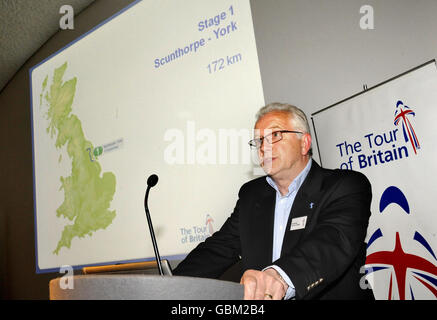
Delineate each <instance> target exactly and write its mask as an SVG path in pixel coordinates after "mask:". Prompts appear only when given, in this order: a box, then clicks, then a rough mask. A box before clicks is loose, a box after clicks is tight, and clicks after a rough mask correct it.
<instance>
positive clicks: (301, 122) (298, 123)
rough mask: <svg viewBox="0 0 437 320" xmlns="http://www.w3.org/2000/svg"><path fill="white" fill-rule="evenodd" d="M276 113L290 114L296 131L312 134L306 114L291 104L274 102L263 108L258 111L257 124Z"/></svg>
mask: <svg viewBox="0 0 437 320" xmlns="http://www.w3.org/2000/svg"><path fill="white" fill-rule="evenodd" d="M275 111H276V112H287V113H289V114H290V115H291V116H292V122H293V125H294V127H295V129H297V130H301V131H303V132H305V133H309V134H311V132H310V126H309V124H308V120H307V117H306V115H305V113H304V112H303V111H302V110H301V109H299V108H298V107H296V106H293V105H291V104H285V103H279V102H274V103H270V104H268V105H266V106H264V107H262V108H261V109H259V110H258V112H257V114H256V122H258V121H259V120H260V119H261V118H262V117H263V116H265V115H266V114H268V113H270V112H275Z"/></svg>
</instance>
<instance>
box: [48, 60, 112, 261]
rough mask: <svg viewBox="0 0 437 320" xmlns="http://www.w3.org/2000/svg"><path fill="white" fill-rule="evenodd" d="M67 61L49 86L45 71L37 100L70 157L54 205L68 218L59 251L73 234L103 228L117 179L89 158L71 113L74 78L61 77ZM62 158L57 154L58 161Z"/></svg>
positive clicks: (51, 132)
mask: <svg viewBox="0 0 437 320" xmlns="http://www.w3.org/2000/svg"><path fill="white" fill-rule="evenodd" d="M66 69H67V62H65V63H64V64H63V65H62V66H60V67H59V68H57V69H55V71H54V74H53V78H52V83H51V85H50V86H49V87H48V86H47V83H48V78H49V76H48V75H47V76H46V77H45V79H44V82H43V84H42V92H41V95H40V103H41V106H42V107H43V108H46V109H45V110H47V112H46V114H45V115H46V119H47V120H48V122H49V125H48V127H47V130H46V131H47V134H49V135H50V137H51V138H52V140H53V141H54V143H55V146H56V148H57V149H61V148H63V147H66V151H67V154H68V157H69V160H70V161H71V173H70V175H69V176H67V177H60V189H59V190H63V191H64V201H63V203H62V204H61V206H59V208H57V210H56V216H57V217H58V218H61V217H62V218H67V219H68V220H70V221H71V222H72V223H71V224H67V225H66V226H65V227H64V230H63V231H62V235H61V236H60V239H59V241H58V243H57V245H56V248H55V249H54V251H53V253H54V254H58V253H59V251H60V250H61V248H62V247H66V248H70V247H71V241H72V239H73V238H75V237H79V238H82V237H84V236H85V235H89V236H91V235H92V233H93V232H95V231H97V230H99V229H106V228H107V227H108V226H109V225H110V224H111V223H112V221H113V220H114V218H115V216H116V212H115V210H110V209H109V207H110V204H111V201H112V199H113V197H114V193H115V186H116V179H115V175H114V174H113V173H112V172H104V173H103V174H102V175H101V171H102V168H101V166H100V164H99V162H98V160H97V159H93V160H92V159H90V156H89V154H88V151H87V150H94V148H93V145H92V143H91V142H90V141H88V140H87V139H86V137H85V133H84V132H83V129H82V123H81V121H80V119H79V118H78V117H77V116H76V115H75V114H73V113H72V105H73V100H74V95H75V92H76V82H77V78H76V77H74V78H72V79H69V80H67V81H64V80H63V77H64V74H65V71H66ZM61 161H62V157H61V156H59V159H58V162H61Z"/></svg>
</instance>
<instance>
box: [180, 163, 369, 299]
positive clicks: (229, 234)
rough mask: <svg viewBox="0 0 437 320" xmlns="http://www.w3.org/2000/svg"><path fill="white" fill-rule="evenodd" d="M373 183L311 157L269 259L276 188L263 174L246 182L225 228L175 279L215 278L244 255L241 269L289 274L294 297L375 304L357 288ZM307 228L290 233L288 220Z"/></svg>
mask: <svg viewBox="0 0 437 320" xmlns="http://www.w3.org/2000/svg"><path fill="white" fill-rule="evenodd" d="M371 198H372V192H371V186H370V183H369V181H368V180H367V178H366V177H365V176H364V175H363V174H361V173H359V172H355V171H346V170H327V169H323V168H321V167H320V166H319V165H318V164H317V163H316V162H315V161H314V160H313V162H312V165H311V169H310V171H309V173H308V175H307V177H306V179H305V181H304V182H303V184H302V186H301V187H300V189H299V191H298V193H297V195H296V198H295V200H294V203H293V206H292V208H291V212H290V217H289V220H288V224H287V228H286V232H285V235H284V241H283V246H282V252H281V257H280V258H279V259H278V260H276V261H273V262H272V249H273V248H272V246H273V222H274V210H275V200H276V191H275V190H274V189H273V188H272V187H271V186H270V185H269V184H268V183H267V181H266V177H265V176H264V177H260V178H257V179H254V180H252V181H249V182H247V183H246V184H244V185H243V186H242V187H241V189H240V192H239V199H238V201H237V204H236V206H235V209H234V212H233V213H232V214H231V216H230V217H229V218H228V219H227V220H226V222H225V223H224V225H223V226H222V228H221V229H220V230H219V231H217V232H216V233H214V234H213V235H212V236H211V237H209V238H208V239H206V241H205V242H203V243H201V244H199V245H198V246H197V247H196V248H195V249H194V250H193V251H192V252H191V253H190V254H189V255H188V256H187V257H186V259H185V260H184V261H182V262H181V263H180V264H179V265H178V267H177V268H176V269H175V270H174V274H175V275H185V276H197V277H206V278H218V277H220V275H221V274H222V273H223V272H224V271H225V270H227V268H229V267H230V266H231V265H233V264H235V263H236V262H237V261H238V260H239V259H240V257H241V260H242V265H243V269H244V270H247V269H256V270H261V269H263V268H265V267H267V266H269V265H272V264H275V265H277V266H279V267H281V268H282V269H283V270H284V271H285V273H287V274H288V276H289V277H290V279H291V281H292V282H293V284H294V286H295V288H296V299H372V298H373V294H372V292H371V290H369V289H367V290H363V289H361V288H360V279H361V278H362V277H363V276H364V274H363V273H360V268H361V267H362V266H363V265H364V264H365V259H366V245H365V243H364V238H365V236H366V230H367V226H368V221H369V217H370V202H371ZM303 216H307V222H306V227H305V228H304V229H300V230H293V231H290V224H291V220H292V219H293V218H296V217H303Z"/></svg>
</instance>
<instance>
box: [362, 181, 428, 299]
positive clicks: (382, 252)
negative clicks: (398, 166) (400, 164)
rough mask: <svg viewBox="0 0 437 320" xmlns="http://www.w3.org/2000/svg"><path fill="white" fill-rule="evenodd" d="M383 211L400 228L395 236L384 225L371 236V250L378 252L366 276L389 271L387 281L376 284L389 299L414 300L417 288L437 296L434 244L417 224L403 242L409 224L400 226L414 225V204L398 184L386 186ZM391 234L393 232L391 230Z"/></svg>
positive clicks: (369, 260) (369, 258)
mask: <svg viewBox="0 0 437 320" xmlns="http://www.w3.org/2000/svg"><path fill="white" fill-rule="evenodd" d="M379 212H380V213H381V214H382V215H384V216H385V215H389V216H388V217H387V219H390V218H391V220H390V221H391V222H390V226H392V225H393V221H396V223H397V224H398V226H399V227H398V228H396V227H394V228H393V229H395V230H396V231H395V235H394V237H393V235H392V236H389V235H384V233H385V231H383V230H381V228H382V229H384V228H383V227H381V228H378V229H376V231H374V232H373V234H372V235H371V236H370V238H369V241H368V245H367V251H368V252H369V251H373V250H374V249H376V250H377V251H373V252H372V253H370V254H369V253H368V255H367V258H366V266H365V269H366V277H369V275H370V274H371V273H372V272H378V271H381V270H385V271H386V272H385V273H384V274H385V275H386V276H387V277H389V278H387V279H386V280H387V281H386V282H384V281H378V283H376V285H378V286H379V288H375V287H374V288H373V289H374V291H375V289H378V290H381V289H382V291H385V292H386V294H387V298H388V300H392V299H396V298H398V299H399V300H405V299H407V297H409V298H410V299H411V300H414V292H415V290H420V292H423V291H427V292H429V293H431V294H432V295H434V297H435V298H437V257H436V255H435V253H434V250H433V249H432V247H431V245H430V244H429V242H428V241H427V240H426V239H425V237H423V235H422V234H421V233H420V232H419V231H417V230H414V229H416V228H417V227H414V229H413V230H414V235H413V236H412V237H411V236H409V237H405V238H406V239H408V241H406V240H405V238H403V242H402V241H401V235H408V230H407V229H408V227H404V228H402V230H399V228H400V226H401V225H407V226H409V227H411V225H410V224H409V222H410V220H409V219H408V218H409V216H410V215H411V212H410V206H409V203H408V200H407V198H406V197H405V195H404V193H403V192H402V191H401V190H400V189H399V188H397V187H395V186H390V187H388V188H387V189H385V191H384V192H383V194H382V196H381V199H380V202H379ZM395 214H398V218H397V219H396V220H394V219H393V215H395ZM387 221H388V220H387ZM401 222H403V224H402V223H401ZM383 232H384V233H383ZM387 233H388V234H390V232H389V231H388V230H387ZM410 233H411V232H410ZM384 237H385V239H384ZM387 237H388V238H387ZM393 238H394V239H393ZM393 243H394V249H393V250H387V246H388V245H387V244H389V248H390V249H391V248H393ZM405 248H408V249H405ZM369 249H370V250H369ZM383 283H385V285H384V284H383ZM381 286H383V287H384V288H381ZM396 287H397V290H396Z"/></svg>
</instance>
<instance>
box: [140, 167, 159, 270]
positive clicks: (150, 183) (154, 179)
mask: <svg viewBox="0 0 437 320" xmlns="http://www.w3.org/2000/svg"><path fill="white" fill-rule="evenodd" d="M157 183H158V176H157V175H156V174H152V175H151V176H150V177H149V178H148V179H147V190H146V196H145V197H144V209H145V210H146V217H147V223H148V225H149V231H150V236H151V237H152V244H153V250H154V251H155V258H156V263H157V264H158V269H159V274H160V275H161V276H163V275H164V272H163V271H162V265H161V257H160V256H159V251H158V244H157V243H156V238H155V232H154V231H153V225H152V219H151V218H150V212H149V206H148V205H147V201H148V199H149V191H150V188H152V187H154V186H155V185H156V184H157Z"/></svg>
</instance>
